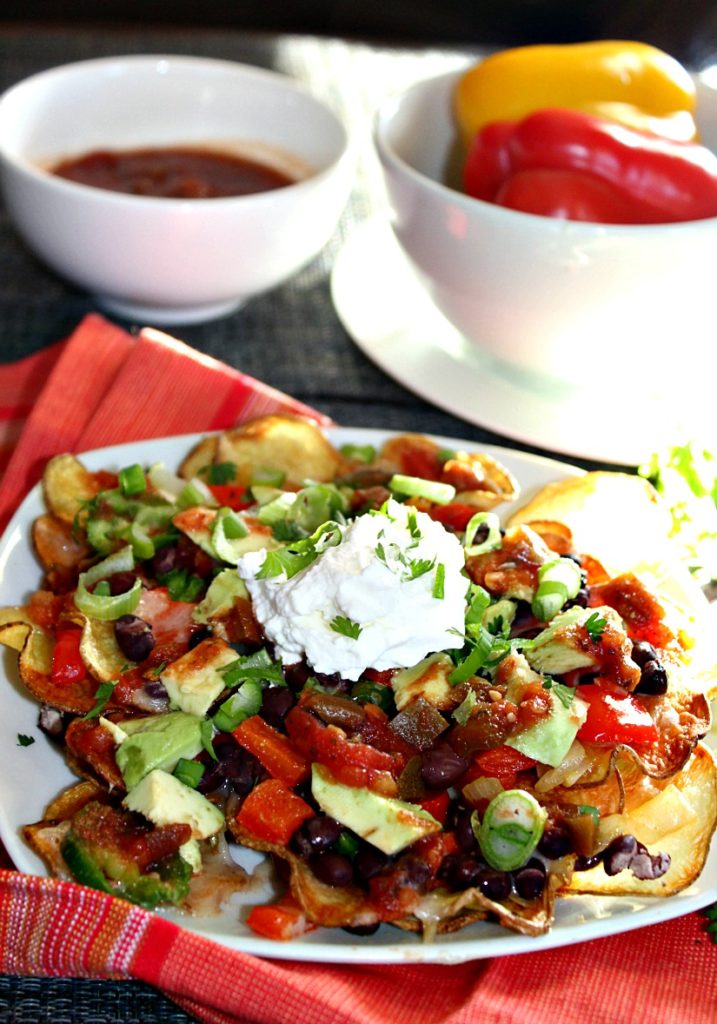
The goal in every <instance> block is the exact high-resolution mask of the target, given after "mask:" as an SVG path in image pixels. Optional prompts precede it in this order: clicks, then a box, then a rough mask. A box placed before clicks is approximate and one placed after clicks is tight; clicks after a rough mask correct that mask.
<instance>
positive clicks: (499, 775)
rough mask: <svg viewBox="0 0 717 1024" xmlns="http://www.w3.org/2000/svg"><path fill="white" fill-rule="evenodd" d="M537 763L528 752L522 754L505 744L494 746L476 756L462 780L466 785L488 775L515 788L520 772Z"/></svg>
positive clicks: (507, 786) (506, 785) (510, 787)
mask: <svg viewBox="0 0 717 1024" xmlns="http://www.w3.org/2000/svg"><path fill="white" fill-rule="evenodd" d="M537 763H538V762H537V761H536V760H535V758H533V757H528V755H527V754H522V753H521V752H520V751H519V750H514V749H513V747H508V746H505V745H504V746H502V747H492V748H491V749H490V750H484V751H482V752H481V753H480V754H477V755H476V756H475V757H474V759H473V764H472V765H471V766H470V768H469V769H468V771H467V772H466V774H465V776H464V777H463V780H462V782H463V785H465V784H466V783H467V782H472V781H473V779H479V778H481V776H487V777H488V778H491V779H498V781H499V782H502V783H503V787H504V788H505V789H513V788H514V787H515V785H516V783H517V776H518V772H526V771H528V770H529V769H530V768H533V767H535V765H536V764H537Z"/></svg>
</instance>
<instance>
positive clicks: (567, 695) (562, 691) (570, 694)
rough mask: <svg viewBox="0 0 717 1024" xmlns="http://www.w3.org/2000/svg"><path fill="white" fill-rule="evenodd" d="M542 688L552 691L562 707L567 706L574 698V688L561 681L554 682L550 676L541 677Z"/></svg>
mask: <svg viewBox="0 0 717 1024" xmlns="http://www.w3.org/2000/svg"><path fill="white" fill-rule="evenodd" d="M543 689H544V690H550V691H551V692H552V693H554V694H555V696H556V697H557V698H558V700H559V701H560V703H561V704H562V705H563V707H564V708H569V707H570V705H571V704H572V702H573V701H574V700H575V690H574V689H573V687H572V686H565V685H564V684H563V683H556V682H555V680H554V679H553V678H552V677H551V676H546V677H545V678H544V679H543Z"/></svg>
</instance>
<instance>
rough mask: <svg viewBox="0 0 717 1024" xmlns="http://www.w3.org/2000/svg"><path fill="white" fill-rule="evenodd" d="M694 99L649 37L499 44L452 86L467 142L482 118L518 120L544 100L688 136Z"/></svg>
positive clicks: (675, 64) (693, 133) (686, 81)
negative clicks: (642, 39)
mask: <svg viewBox="0 0 717 1024" xmlns="http://www.w3.org/2000/svg"><path fill="white" fill-rule="evenodd" d="M695 103H696V93H695V86H694V82H693V80H692V78H691V76H690V74H689V72H688V71H687V70H686V69H685V68H684V67H683V66H682V65H681V64H680V63H679V61H677V60H675V59H674V57H670V56H669V55H668V54H666V53H663V51H662V50H658V49H656V48H655V47H654V46H649V45H648V44H647V43H635V42H622V41H617V40H600V41H597V42H588V43H567V44H554V45H536V46H521V47H517V48H515V49H511V50H502V51H501V52H499V53H494V54H491V55H490V56H489V57H487V58H486V59H485V60H483V61H481V62H480V63H479V64H477V65H476V66H475V67H473V68H471V69H470V70H469V71H467V72H466V73H465V74H464V75H463V77H462V78H461V79H460V80H459V82H458V85H457V87H456V92H455V114H456V119H457V122H458V127H459V131H460V134H461V137H462V139H463V141H464V143H465V144H466V145H469V144H470V142H471V141H472V140H473V138H474V137H475V135H476V133H477V132H478V131H479V130H480V129H481V128H482V127H483V126H484V125H486V124H489V123H491V122H493V121H520V120H522V119H523V118H524V117H526V116H527V115H528V114H532V113H534V112H535V111H536V110H542V109H545V108H547V107H561V108H567V109H570V110H580V111H583V112H584V113H589V114H596V115H597V116H599V117H607V118H610V119H611V120H614V121H619V122H622V123H623V124H628V125H630V126H631V127H633V128H640V129H643V130H648V131H652V132H655V133H656V134H658V135H663V136H665V137H667V138H670V139H674V140H683V141H691V140H693V139H695V138H697V128H696V125H695V120H694V111H695Z"/></svg>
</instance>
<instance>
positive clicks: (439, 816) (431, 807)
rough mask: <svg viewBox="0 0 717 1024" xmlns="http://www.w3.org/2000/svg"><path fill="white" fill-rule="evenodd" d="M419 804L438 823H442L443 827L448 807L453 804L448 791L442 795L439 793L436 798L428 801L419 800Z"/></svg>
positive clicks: (431, 797) (430, 798)
mask: <svg viewBox="0 0 717 1024" xmlns="http://www.w3.org/2000/svg"><path fill="white" fill-rule="evenodd" d="M418 802H419V804H420V806H421V807H422V808H423V810H424V811H428V813H429V814H430V815H432V816H433V817H434V818H435V819H436V821H440V823H441V825H445V823H446V817H447V815H448V805H449V804H450V802H451V798H450V796H449V795H448V790H447V789H446V790H444V791H443V792H442V793H437V794H436V795H435V796H429V797H428V798H427V799H426V800H419V801H418Z"/></svg>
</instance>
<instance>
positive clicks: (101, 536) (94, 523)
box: [85, 516, 117, 555]
mask: <svg viewBox="0 0 717 1024" xmlns="http://www.w3.org/2000/svg"><path fill="white" fill-rule="evenodd" d="M116 525H117V520H116V519H115V518H114V517H113V518H112V519H102V518H100V517H99V516H90V518H89V519H88V520H87V526H86V527H85V529H86V530H87V540H88V541H89V543H90V544H91V545H92V547H93V548H94V549H95V551H99V552H100V554H102V555H108V554H109V553H110V551H111V550H112V548H113V547H114V537H113V532H114V529H115V526H116Z"/></svg>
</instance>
